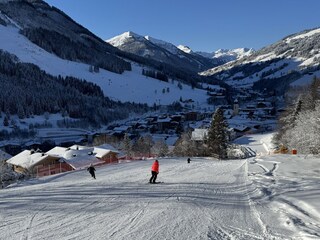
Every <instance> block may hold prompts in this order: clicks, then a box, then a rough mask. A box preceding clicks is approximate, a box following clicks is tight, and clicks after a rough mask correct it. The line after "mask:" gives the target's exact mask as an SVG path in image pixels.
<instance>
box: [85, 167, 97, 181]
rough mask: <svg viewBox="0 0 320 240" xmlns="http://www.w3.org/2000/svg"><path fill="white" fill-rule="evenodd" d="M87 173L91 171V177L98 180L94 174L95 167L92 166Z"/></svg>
mask: <svg viewBox="0 0 320 240" xmlns="http://www.w3.org/2000/svg"><path fill="white" fill-rule="evenodd" d="M87 171H89V173H90V174H91V177H93V178H94V179H96V175H95V173H94V171H96V169H95V168H94V166H93V165H92V164H90V167H88V168H87Z"/></svg>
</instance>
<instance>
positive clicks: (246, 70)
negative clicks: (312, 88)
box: [201, 28, 320, 92]
mask: <svg viewBox="0 0 320 240" xmlns="http://www.w3.org/2000/svg"><path fill="white" fill-rule="evenodd" d="M319 59H320V28H317V29H312V30H306V31H303V32H300V33H297V34H293V35H290V36H288V37H286V38H284V39H282V40H280V41H278V42H276V43H274V44H272V45H269V46H267V47H264V48H262V49H261V50H259V51H257V52H255V53H253V54H251V55H249V56H246V57H243V58H241V59H239V60H236V61H233V62H230V63H227V64H225V65H222V66H218V67H215V68H213V69H210V70H208V71H205V72H202V73H201V74H202V75H206V76H214V77H216V78H219V79H221V80H223V81H225V82H227V83H228V84H230V85H233V86H238V87H240V88H242V87H252V86H254V87H256V88H259V89H263V88H267V89H274V90H279V91H280V92H283V91H285V90H286V89H287V88H288V86H289V85H290V84H293V85H301V84H302V85H304V84H308V83H310V81H311V80H312V78H313V76H319V75H320V61H319Z"/></svg>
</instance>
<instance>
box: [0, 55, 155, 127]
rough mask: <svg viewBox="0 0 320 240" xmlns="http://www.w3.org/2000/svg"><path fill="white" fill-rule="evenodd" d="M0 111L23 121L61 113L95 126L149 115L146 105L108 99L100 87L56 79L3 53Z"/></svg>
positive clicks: (67, 79) (69, 78)
mask: <svg viewBox="0 0 320 240" xmlns="http://www.w3.org/2000/svg"><path fill="white" fill-rule="evenodd" d="M0 82H1V87H2V91H0V112H4V113H5V114H6V116H7V118H10V115H14V114H17V115H18V116H19V118H20V119H23V118H26V117H30V116H32V115H43V114H44V113H46V112H48V113H61V114H64V115H68V116H70V117H72V118H79V119H84V120H86V121H87V122H88V123H89V124H90V125H91V126H97V125H99V124H102V123H105V124H106V123H109V122H111V121H114V120H118V119H123V118H126V117H128V115H129V114H130V113H132V112H139V113H141V112H146V111H148V110H149V108H148V106H147V105H145V104H134V103H120V102H115V101H111V100H110V99H108V98H106V97H104V95H103V92H102V90H101V89H100V87H99V86H97V85H95V84H93V83H90V82H86V81H84V80H79V79H76V78H73V77H66V78H62V77H54V76H51V75H48V74H46V73H45V72H44V71H42V70H40V69H39V67H38V66H36V65H33V64H28V63H20V62H17V59H16V57H15V56H13V55H10V54H8V53H5V52H3V51H1V50H0Z"/></svg>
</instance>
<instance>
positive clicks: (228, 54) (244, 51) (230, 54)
mask: <svg viewBox="0 0 320 240" xmlns="http://www.w3.org/2000/svg"><path fill="white" fill-rule="evenodd" d="M178 48H179V49H180V50H182V51H184V52H185V53H189V54H198V55H201V56H203V57H205V58H209V59H220V60H223V61H224V62H225V63H227V62H230V61H234V60H237V59H241V58H243V57H246V56H250V55H251V54H253V53H254V52H255V50H254V49H253V48H235V49H218V50H217V51H215V52H212V53H207V52H200V51H193V50H192V49H191V48H189V47H188V46H184V45H179V46H178Z"/></svg>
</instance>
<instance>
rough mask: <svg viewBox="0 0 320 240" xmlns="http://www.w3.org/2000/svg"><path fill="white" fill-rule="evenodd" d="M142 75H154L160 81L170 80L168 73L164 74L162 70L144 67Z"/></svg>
mask: <svg viewBox="0 0 320 240" xmlns="http://www.w3.org/2000/svg"><path fill="white" fill-rule="evenodd" d="M142 75H145V76H148V77H152V78H155V79H158V80H160V81H164V82H168V77H167V75H165V74H163V73H162V72H158V71H153V70H145V69H142Z"/></svg>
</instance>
